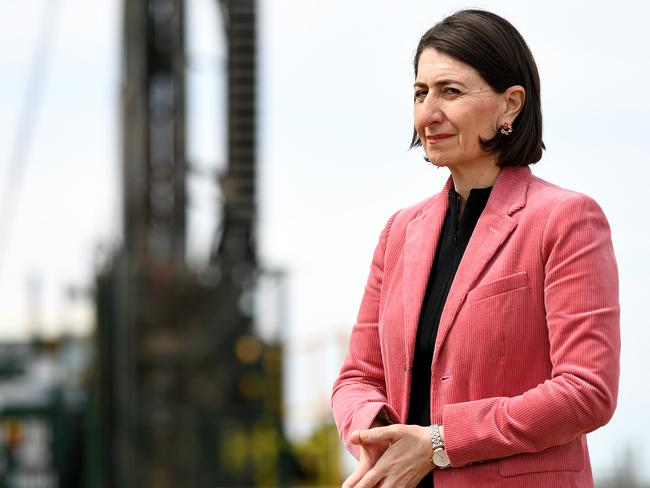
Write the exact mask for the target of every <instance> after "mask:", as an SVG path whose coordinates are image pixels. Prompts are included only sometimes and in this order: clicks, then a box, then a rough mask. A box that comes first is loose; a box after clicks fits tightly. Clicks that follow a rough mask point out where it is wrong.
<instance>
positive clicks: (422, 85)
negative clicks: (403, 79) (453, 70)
mask: <svg viewBox="0 0 650 488" xmlns="http://www.w3.org/2000/svg"><path fill="white" fill-rule="evenodd" d="M449 83H455V84H457V85H463V86H467V85H465V84H464V83H462V82H460V81H458V80H452V79H451V78H447V79H444V80H438V81H436V82H435V83H434V85H435V86H441V85H448V84H449ZM413 88H429V86H428V85H427V84H426V83H423V82H421V81H416V82H415V83H413Z"/></svg>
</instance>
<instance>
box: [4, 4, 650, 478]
mask: <svg viewBox="0 0 650 488" xmlns="http://www.w3.org/2000/svg"><path fill="white" fill-rule="evenodd" d="M260 1H261V3H260V7H261V8H260V78H259V81H260V92H259V93H260V100H259V106H260V124H259V130H260V133H259V173H260V178H259V182H260V197H259V215H260V219H259V225H260V227H259V230H260V232H259V235H260V239H259V252H260V255H261V256H262V258H263V261H264V262H265V263H267V264H269V265H273V266H280V267H284V268H285V269H287V270H288V271H289V273H290V274H289V276H290V281H289V287H290V302H289V303H290V310H289V323H288V324H287V326H286V329H285V330H284V331H283V334H284V336H285V337H286V338H287V341H288V345H289V351H288V358H287V374H286V376H287V381H288V385H289V389H288V393H287V402H288V411H289V413H290V415H291V420H290V431H291V433H292V434H294V435H299V434H301V433H305V432H308V430H309V428H310V426H312V425H313V424H314V422H315V421H317V420H318V419H319V418H322V416H323V415H328V401H329V400H328V399H329V390H330V386H331V383H332V381H333V379H334V377H335V375H336V373H337V369H338V367H339V366H340V364H339V362H340V360H341V359H342V357H341V355H342V354H343V349H342V346H341V341H342V338H343V339H344V338H345V337H346V336H347V335H348V334H349V331H350V328H351V326H352V324H353V322H354V319H355V317H356V313H357V308H358V306H359V302H360V299H361V294H362V291H363V286H364V283H365V280H366V276H367V273H368V269H369V265H370V259H371V256H372V251H373V250H374V246H375V244H376V241H377V238H378V236H379V232H380V231H381V229H382V228H383V225H384V223H385V221H386V219H387V218H388V217H389V216H390V215H391V214H392V213H393V212H394V211H395V210H397V209H399V208H402V207H404V206H407V205H410V204H413V203H416V202H418V201H420V200H422V199H423V198H426V197H427V196H429V195H431V194H433V193H435V192H437V191H439V190H440V188H441V187H442V185H443V184H444V182H445V180H446V179H447V176H448V172H447V170H445V169H442V170H435V169H433V168H431V167H430V166H428V165H427V164H426V163H424V161H423V160H422V157H421V154H422V153H421V150H413V151H410V152H409V151H407V147H408V143H409V141H410V137H411V131H412V98H411V97H412V87H411V85H412V83H413V73H412V65H411V63H412V57H413V54H414V51H415V48H416V45H417V42H418V40H419V37H420V36H421V35H422V33H424V31H426V30H427V29H428V28H429V27H430V26H431V25H433V24H434V23H435V22H437V21H438V20H440V19H442V18H443V17H444V16H445V15H447V14H449V13H451V12H453V11H454V10H457V9H459V8H463V7H470V6H478V7H483V8H488V9H490V10H493V11H494V12H496V13H498V14H501V15H503V16H504V17H506V18H507V19H508V20H510V21H511V22H512V23H513V24H514V25H515V26H516V27H517V28H518V29H519V30H520V32H521V33H522V34H523V36H524V38H525V39H526V40H527V42H528V44H529V46H530V48H531V50H532V52H533V54H534V56H535V58H536V60H537V63H538V67H539V71H540V75H541V80H542V104H543V112H544V140H545V142H546V145H547V147H548V150H547V152H546V153H545V155H544V157H543V159H542V161H541V162H540V163H539V164H538V165H536V166H535V167H533V172H534V173H535V174H536V175H538V176H540V177H541V178H544V179H546V180H548V181H551V182H553V183H555V184H558V185H561V186H564V187H567V188H570V189H573V190H577V191H580V192H583V193H586V194H588V195H591V196H592V197H594V198H595V199H596V201H597V202H598V203H599V204H600V205H601V207H602V208H603V209H604V211H605V213H606V215H607V217H608V219H609V221H610V225H611V228H612V235H613V241H614V247H615V251H616V256H617V259H618V264H619V272H620V285H621V286H620V288H621V309H622V312H621V332H622V340H623V353H622V374H621V388H620V395H619V407H618V410H617V412H616V414H615V416H614V418H613V419H612V421H611V422H610V424H609V425H608V426H606V427H604V428H602V429H600V430H599V431H597V432H596V433H594V434H592V435H590V439H589V442H590V446H591V456H592V463H593V466H594V471H595V472H596V473H597V474H599V473H601V474H602V473H606V472H607V471H608V470H609V469H611V466H612V465H613V463H614V462H615V461H616V460H617V459H619V458H621V457H622V455H623V454H622V452H623V449H624V447H625V446H627V445H630V446H632V448H633V449H634V452H635V453H636V454H637V455H638V457H639V460H640V461H641V463H642V464H643V466H644V467H643V469H644V470H645V471H644V473H645V475H646V477H648V478H649V479H650V445H649V444H648V442H647V438H648V436H650V419H649V416H648V412H649V411H650V388H649V387H648V380H647V373H648V371H650V355H649V354H648V352H647V351H648V346H649V343H650V329H649V327H648V326H649V325H650V324H649V320H648V318H647V313H645V310H644V306H643V305H644V303H645V302H647V300H648V296H649V293H648V292H649V288H650V287H649V286H648V283H647V279H648V276H650V259H649V258H648V249H649V246H650V227H649V226H648V223H647V222H648V218H647V214H648V212H649V211H650V203H648V202H649V199H648V198H647V196H646V194H647V191H648V190H647V186H648V184H647V181H648V177H649V176H650V169H649V160H648V157H647V156H646V149H647V145H648V129H649V128H650V124H649V122H648V114H649V113H650V96H649V94H648V93H649V89H648V87H650V65H649V60H648V54H647V46H648V45H650V21H649V20H648V19H649V18H650V7H649V6H648V5H649V4H648V3H647V2H642V1H637V2H633V1H629V0H622V1H617V2H606V1H572V2H566V1H562V2H560V1H547V2H544V3H542V2H535V3H531V2H512V1H493V2H486V1H483V2H473V3H472V4H467V3H463V2H452V1H444V2H443V1H438V2H426V1H415V0H408V1H402V2H396V1H387V0H386V1H377V0H374V1H370V0H363V1H361V0H359V1H355V2H349V1H345V0H332V1H322V0H320V1H316V0H291V1H290V0H260ZM47 2H49V4H50V5H54V6H55V7H56V5H58V6H59V7H58V10H57V8H54V9H53V10H52V12H54V14H53V13H52V12H50V13H48V14H47V15H48V18H49V19H50V24H51V26H52V29H53V36H52V42H51V43H50V48H51V49H50V52H49V58H48V59H49V65H46V68H44V69H42V72H40V73H39V79H40V80H42V81H43V84H42V85H41V86H42V89H43V91H42V98H41V99H40V102H41V103H40V105H39V106H38V108H39V111H38V112H37V113H38V117H37V118H36V119H35V121H36V123H35V124H34V125H32V126H31V127H29V131H27V132H29V133H26V131H24V130H23V131H21V134H17V130H18V123H19V113H20V110H21V106H22V104H23V103H24V100H25V97H26V93H27V90H28V78H29V72H30V69H31V68H30V63H31V59H32V58H33V56H34V49H35V45H36V39H37V32H38V31H39V26H40V24H41V17H42V15H43V13H44V12H45V5H46V3H47ZM188 3H189V5H190V7H191V10H190V13H191V15H190V16H189V18H190V22H189V23H190V27H191V28H190V29H189V31H188V36H189V39H190V53H189V60H190V63H189V64H190V68H191V69H190V72H189V73H188V82H189V83H188V87H189V88H190V90H191V91H192V92H193V96H192V97H191V98H190V116H191V120H190V127H191V129H192V132H191V133H190V135H189V141H190V147H189V155H190V159H191V161H192V162H193V163H194V164H197V165H202V166H205V167H210V166H212V167H214V166H215V165H218V164H219V161H223V159H224V158H223V151H224V147H223V141H224V137H223V123H222V114H220V113H218V112H217V111H218V109H219V107H220V106H221V103H222V101H223V93H222V88H223V72H222V71H220V69H221V61H222V60H223V58H222V56H223V52H222V36H221V32H220V29H221V26H220V22H219V20H218V17H217V15H218V10H217V9H216V8H215V4H216V2H215V1H213V0H188ZM3 8H4V11H3V16H2V20H0V22H1V23H2V28H1V29H0V45H1V46H3V47H2V48H0V68H1V71H0V73H1V75H0V76H1V78H0V79H1V80H2V84H1V85H0V86H1V88H0V107H2V112H1V113H2V117H0V134H2V143H1V144H0V191H2V192H3V196H2V198H3V199H4V200H3V199H0V202H5V201H8V200H7V197H6V194H7V192H14V193H15V195H13V196H14V199H13V201H14V202H15V211H14V213H13V221H12V225H10V226H7V225H6V224H2V225H4V226H3V227H1V228H2V232H4V233H5V234H6V236H5V237H6V238H7V246H6V248H5V249H4V253H2V254H0V333H1V334H2V336H3V337H4V338H16V337H23V336H24V335H25V334H26V333H27V331H28V330H29V329H28V325H29V316H30V315H29V313H28V307H27V289H28V279H29V277H30V276H39V277H40V281H41V283H42V289H43V327H44V330H45V331H46V332H49V333H55V332H59V331H61V330H68V331H79V332H80V331H84V330H88V327H89V324H90V323H91V322H90V317H91V309H90V305H89V304H85V305H84V304H83V303H79V302H77V303H71V302H70V301H69V300H67V299H66V298H65V295H64V294H63V291H62V290H63V288H64V287H66V286H70V285H74V286H88V285H90V284H91V283H92V271H93V261H94V254H95V249H96V247H97V245H98V244H99V243H104V245H106V243H110V242H114V241H115V240H116V239H117V237H118V236H119V229H120V222H119V216H120V203H119V202H120V194H119V186H118V177H119V173H118V168H119V159H118V158H119V154H120V148H119V137H118V134H119V131H118V100H119V98H118V95H119V78H120V74H119V71H118V68H119V61H120V59H119V54H120V51H119V46H120V45H119V42H120V40H119V35H120V29H121V26H120V21H121V17H120V15H121V12H120V4H119V2H117V1H110V0H93V2H84V1H82V0H59V1H57V0H24V1H22V2H8V3H7V4H6V5H3ZM57 11H58V16H57V15H55V14H56V12H57ZM213 109H214V110H213ZM18 135H20V136H22V137H27V139H26V140H29V141H31V142H30V144H29V145H28V146H26V151H23V153H22V155H21V157H20V158H18V161H17V163H19V164H20V165H21V166H20V167H21V168H22V169H23V172H22V176H20V172H19V178H17V179H16V178H15V177H14V179H12V180H11V182H10V183H7V180H8V179H9V178H10V177H9V174H10V166H11V164H13V163H12V161H10V159H11V157H12V149H11V148H12V146H13V145H14V144H15V141H16V137H17V136H18ZM30 137H31V139H29V138H30ZM14 174H15V173H14ZM191 185H192V186H191V189H192V192H193V199H192V210H191V211H190V220H191V245H190V248H191V251H192V253H193V256H195V257H196V256H200V255H201V254H202V253H203V252H204V251H205V248H206V243H207V242H208V237H209V235H210V232H211V225H212V224H213V221H212V220H211V217H210V213H211V209H212V208H213V207H214V203H213V201H214V196H215V192H214V189H212V188H210V186H209V184H207V183H206V182H204V181H193V182H192V183H191ZM2 204H3V203H0V205H2Z"/></svg>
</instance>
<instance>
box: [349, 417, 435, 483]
mask: <svg viewBox="0 0 650 488" xmlns="http://www.w3.org/2000/svg"><path fill="white" fill-rule="evenodd" d="M350 442H351V443H352V444H357V445H368V444H375V443H386V442H390V447H389V448H388V449H387V450H386V452H384V454H383V455H382V456H381V458H379V461H377V463H376V464H375V466H374V467H373V468H372V469H370V470H369V471H368V472H367V473H366V474H365V475H364V477H363V478H361V480H360V481H359V482H358V483H357V484H356V485H355V486H354V488H372V487H374V486H377V485H379V484H380V483H381V487H382V488H393V487H399V488H412V487H415V486H416V485H417V484H418V483H419V482H420V480H422V478H424V476H425V475H426V474H427V473H428V472H429V471H431V470H432V469H433V464H432V463H431V455H432V449H431V435H430V431H429V428H428V427H422V426H419V425H401V424H394V425H389V426H387V427H375V428H374V429H370V430H359V431H356V432H353V433H352V435H351V436H350Z"/></svg>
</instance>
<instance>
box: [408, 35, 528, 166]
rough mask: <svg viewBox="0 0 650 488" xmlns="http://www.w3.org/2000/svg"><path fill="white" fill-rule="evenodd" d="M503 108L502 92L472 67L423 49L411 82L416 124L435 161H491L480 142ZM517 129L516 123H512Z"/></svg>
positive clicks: (492, 129)
mask: <svg viewBox="0 0 650 488" xmlns="http://www.w3.org/2000/svg"><path fill="white" fill-rule="evenodd" d="M506 107H507V102H506V97H504V96H503V94H499V93H497V92H495V91H494V89H493V88H492V87H491V86H490V85H488V84H487V82H485V80H483V78H482V77H481V75H479V74H478V72H477V71H476V70H475V69H474V68H472V67H471V66H469V65H467V64H465V63H463V62H461V61H458V60H457V59H455V58H452V57H450V56H447V55H446V54H443V53H441V52H439V51H437V50H435V49H433V48H428V49H425V50H424V51H422V54H421V55H420V59H419V61H418V74H417V78H416V80H415V84H414V109H413V114H414V122H415V129H416V131H417V133H418V136H419V138H420V142H422V147H423V148H424V150H425V152H426V154H427V156H428V157H429V159H430V160H431V162H432V163H433V164H435V165H436V166H448V167H450V168H468V167H470V166H476V165H483V164H489V165H493V164H495V159H494V156H493V155H491V154H489V153H488V152H486V151H485V150H484V149H483V148H482V147H481V145H480V143H479V141H480V138H483V139H491V138H492V137H493V136H494V134H495V133H496V130H497V127H499V126H500V125H501V123H503V122H511V121H510V120H508V119H504V120H500V118H499V117H500V116H501V115H502V114H504V113H505V111H506ZM515 130H516V128H515Z"/></svg>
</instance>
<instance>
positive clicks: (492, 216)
mask: <svg viewBox="0 0 650 488" xmlns="http://www.w3.org/2000/svg"><path fill="white" fill-rule="evenodd" d="M530 179H531V171H530V168H529V167H528V166H523V167H512V166H509V167H506V168H503V169H502V170H501V172H500V173H499V176H498V177H497V179H496V181H495V182H494V186H493V188H492V192H491V193H490V198H489V199H488V202H487V204H486V206H485V209H484V210H483V213H482V214H481V217H480V218H479V220H478V222H477V223H476V227H475V228H474V231H473V232H472V236H471V238H470V240H469V242H468V244H467V248H466V249H465V253H464V254H463V257H462V259H461V261H460V265H459V266H458V270H457V271H456V275H455V276H454V281H453V282H452V285H451V288H450V290H449V295H448V296H447V300H446V302H445V306H444V308H443V310H442V315H441V317H440V324H439V326H438V334H437V337H436V344H435V347H434V355H433V362H435V361H436V360H437V358H438V356H439V355H440V349H441V348H442V346H443V344H444V341H445V339H446V338H447V335H448V334H449V330H450V329H451V327H452V325H453V323H454V319H455V318H456V315H457V314H458V311H459V309H460V307H461V305H462V303H463V302H464V301H465V296H466V295H467V292H468V291H469V290H470V288H471V287H472V285H473V284H474V282H475V281H476V279H477V278H478V276H479V275H480V274H481V272H482V271H483V269H484V268H485V266H486V265H487V264H488V262H489V261H490V259H491V258H492V256H494V254H495V253H496V251H497V250H498V249H499V247H500V246H501V245H502V244H503V243H504V242H505V240H506V239H507V238H508V236H509V235H510V234H511V233H512V231H513V230H514V229H515V228H516V227H517V221H516V220H515V219H514V218H512V217H511V215H512V214H513V213H514V212H515V211H516V210H518V209H520V208H522V207H523V206H524V205H525V204H526V191H527V189H528V183H529V182H530Z"/></svg>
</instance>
